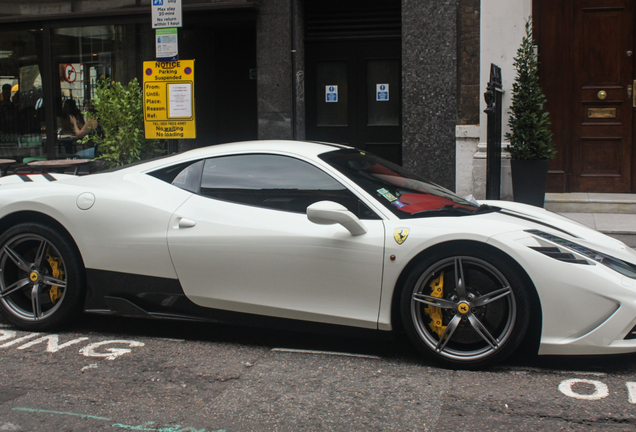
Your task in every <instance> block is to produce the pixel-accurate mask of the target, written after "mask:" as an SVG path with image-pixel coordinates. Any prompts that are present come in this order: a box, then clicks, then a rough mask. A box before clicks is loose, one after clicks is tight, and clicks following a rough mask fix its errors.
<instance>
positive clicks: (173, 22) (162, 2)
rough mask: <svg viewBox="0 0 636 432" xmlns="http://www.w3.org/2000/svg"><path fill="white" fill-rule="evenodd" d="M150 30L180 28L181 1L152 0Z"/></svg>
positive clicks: (181, 24)
mask: <svg viewBox="0 0 636 432" xmlns="http://www.w3.org/2000/svg"><path fill="white" fill-rule="evenodd" d="M151 9H152V28H164V27H181V26H183V22H182V20H181V0H152V7H151Z"/></svg>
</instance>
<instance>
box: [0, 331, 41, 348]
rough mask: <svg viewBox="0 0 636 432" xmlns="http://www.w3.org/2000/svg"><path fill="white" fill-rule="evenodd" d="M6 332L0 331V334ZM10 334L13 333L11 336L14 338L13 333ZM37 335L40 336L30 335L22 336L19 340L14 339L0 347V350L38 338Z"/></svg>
mask: <svg viewBox="0 0 636 432" xmlns="http://www.w3.org/2000/svg"><path fill="white" fill-rule="evenodd" d="M6 331H7V330H0V332H2V333H4V332H6ZM9 332H11V331H10V330H9ZM11 333H13V336H15V332H11ZM39 335H40V333H31V334H28V335H26V336H22V337H20V338H17V339H14V340H12V341H11V342H7V343H4V344H2V345H0V348H6V347H10V346H11V345H15V344H18V343H20V342H23V341H25V340H28V339H31V338H34V337H36V336H39ZM13 336H11V337H13Z"/></svg>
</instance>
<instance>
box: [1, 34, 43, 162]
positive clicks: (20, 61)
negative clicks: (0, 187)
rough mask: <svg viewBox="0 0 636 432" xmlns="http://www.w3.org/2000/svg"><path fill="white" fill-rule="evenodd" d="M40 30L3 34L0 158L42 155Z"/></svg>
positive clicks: (19, 158)
mask: <svg viewBox="0 0 636 432" xmlns="http://www.w3.org/2000/svg"><path fill="white" fill-rule="evenodd" d="M38 52H41V32H39V31H36V30H33V31H12V32H4V33H2V37H0V89H1V93H0V158H3V159H7V158H9V159H16V160H22V159H23V158H27V157H33V156H40V155H41V154H42V147H43V142H44V140H45V136H46V125H45V116H44V99H43V98H44V95H43V92H42V75H41V73H40V72H41V67H42V65H41V63H40V62H39V59H38V55H37V53H38Z"/></svg>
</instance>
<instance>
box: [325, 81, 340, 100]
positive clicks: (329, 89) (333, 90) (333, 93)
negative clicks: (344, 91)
mask: <svg viewBox="0 0 636 432" xmlns="http://www.w3.org/2000/svg"><path fill="white" fill-rule="evenodd" d="M325 102H338V86H337V85H334V84H330V85H326V86H325Z"/></svg>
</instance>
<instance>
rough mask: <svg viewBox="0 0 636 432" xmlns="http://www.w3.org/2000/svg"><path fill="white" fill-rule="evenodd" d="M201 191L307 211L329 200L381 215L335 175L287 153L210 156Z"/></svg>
mask: <svg viewBox="0 0 636 432" xmlns="http://www.w3.org/2000/svg"><path fill="white" fill-rule="evenodd" d="M200 193H201V195H205V196H208V197H211V198H216V199H221V200H224V201H231V202H236V203H240V204H248V205H254V206H258V207H266V208H271V209H276V210H284V211H290V212H296V213H305V212H306V210H307V206H309V205H311V204H313V203H315V202H318V201H324V200H329V201H335V202H338V203H340V204H342V205H344V206H345V207H347V208H348V209H349V210H350V211H351V212H353V213H354V214H356V215H358V217H361V218H365V219H371V218H373V219H375V218H377V216H376V215H375V214H374V213H373V212H371V211H370V210H369V209H368V208H366V206H364V205H363V204H362V203H361V202H359V200H358V198H357V197H356V196H355V195H354V194H352V193H351V192H350V191H349V190H348V189H346V188H345V187H344V186H343V185H341V184H340V183H338V182H337V181H336V180H334V179H333V178H332V177H331V176H329V175H327V174H326V173H324V172H323V171H321V170H319V169H318V168H316V167H314V166H313V165H311V164H309V163H307V162H304V161H301V160H298V159H294V158H291V157H286V156H277V155H261V154H255V155H241V156H225V157H218V158H211V159H207V160H206V161H205V165H204V167H203V175H202V179H201V192H200ZM361 206H363V207H364V208H363V209H362V210H361Z"/></svg>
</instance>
